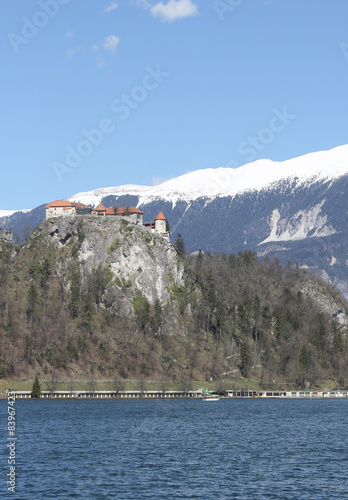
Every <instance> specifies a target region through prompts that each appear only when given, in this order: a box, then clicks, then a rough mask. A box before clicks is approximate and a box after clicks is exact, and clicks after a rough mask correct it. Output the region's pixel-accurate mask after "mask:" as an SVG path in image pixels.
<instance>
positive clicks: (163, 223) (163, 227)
mask: <svg viewBox="0 0 348 500" xmlns="http://www.w3.org/2000/svg"><path fill="white" fill-rule="evenodd" d="M155 231H156V233H160V234H163V233H166V232H167V219H166V218H165V217H164V215H163V214H162V212H159V214H158V215H157V217H156V219H155Z"/></svg>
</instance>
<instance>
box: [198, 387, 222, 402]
mask: <svg viewBox="0 0 348 500" xmlns="http://www.w3.org/2000/svg"><path fill="white" fill-rule="evenodd" d="M219 399H221V396H219V394H213V393H212V392H209V391H207V390H206V389H203V390H202V400H203V401H219Z"/></svg>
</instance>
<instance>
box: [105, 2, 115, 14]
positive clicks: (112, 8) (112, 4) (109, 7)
mask: <svg viewBox="0 0 348 500" xmlns="http://www.w3.org/2000/svg"><path fill="white" fill-rule="evenodd" d="M117 7H118V5H117V3H116V2H111V4H110V5H108V6H107V7H105V8H104V9H103V10H102V12H103V14H109V12H112V11H113V10H115V9H117Z"/></svg>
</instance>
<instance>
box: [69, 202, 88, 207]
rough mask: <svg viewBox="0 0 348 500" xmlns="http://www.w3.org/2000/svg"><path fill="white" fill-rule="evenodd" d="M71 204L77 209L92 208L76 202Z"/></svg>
mask: <svg viewBox="0 0 348 500" xmlns="http://www.w3.org/2000/svg"><path fill="white" fill-rule="evenodd" d="M71 204H72V205H73V206H74V207H75V208H91V207H89V206H88V205H85V204H84V203H75V202H74V201H72V202H71Z"/></svg>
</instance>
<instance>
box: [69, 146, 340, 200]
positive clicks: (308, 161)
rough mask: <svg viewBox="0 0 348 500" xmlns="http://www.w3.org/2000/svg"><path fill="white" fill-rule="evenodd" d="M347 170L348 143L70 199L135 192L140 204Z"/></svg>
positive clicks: (228, 192) (321, 178) (230, 192)
mask: <svg viewBox="0 0 348 500" xmlns="http://www.w3.org/2000/svg"><path fill="white" fill-rule="evenodd" d="M345 174H348V145H345V146H339V147H337V148H334V149H332V150H329V151H319V152H316V153H309V154H307V155H304V156H300V157H298V158H293V159H291V160H286V161H283V162H276V161H272V160H257V161H255V162H253V163H248V164H246V165H243V166H241V167H239V168H223V167H220V168H208V169H204V170H195V171H193V172H189V173H187V174H184V175H181V176H180V177H176V178H175V179H171V180H169V181H166V182H163V183H162V184H159V185H157V186H137V185H132V184H129V185H125V186H118V187H110V188H100V189H95V190H94V191H88V192H82V193H78V194H76V195H74V196H72V197H71V198H69V200H70V201H76V202H82V203H86V204H90V205H94V206H96V205H97V204H98V203H100V202H101V200H102V199H103V198H104V197H106V196H109V195H114V196H122V195H126V194H127V195H135V196H138V197H139V203H138V204H139V205H145V204H147V203H150V202H151V201H153V200H156V199H163V200H166V201H170V202H172V203H173V205H175V203H176V202H177V201H178V200H183V201H193V200H196V199H197V198H201V197H206V198H210V199H214V198H215V197H221V196H232V197H234V196H236V195H237V194H239V193H243V192H245V191H255V190H256V191H259V190H261V189H265V188H268V187H271V186H272V185H273V184H274V183H276V182H279V181H282V180H287V179H288V180H292V181H296V182H297V183H298V184H303V183H307V184H309V185H310V184H313V183H314V182H318V181H330V180H334V179H337V178H339V177H341V176H342V175H345Z"/></svg>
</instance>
